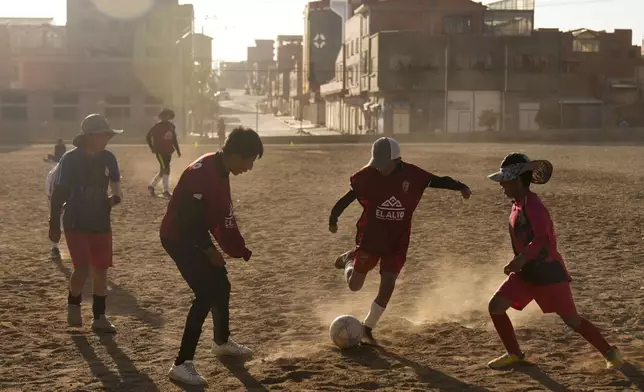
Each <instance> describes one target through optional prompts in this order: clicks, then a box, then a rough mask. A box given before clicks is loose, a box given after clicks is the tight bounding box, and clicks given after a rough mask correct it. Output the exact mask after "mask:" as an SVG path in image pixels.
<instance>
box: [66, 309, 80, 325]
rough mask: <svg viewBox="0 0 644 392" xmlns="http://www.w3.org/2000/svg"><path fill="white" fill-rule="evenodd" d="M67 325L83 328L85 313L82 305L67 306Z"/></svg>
mask: <svg viewBox="0 0 644 392" xmlns="http://www.w3.org/2000/svg"><path fill="white" fill-rule="evenodd" d="M67 325H69V326H70V327H72V328H79V327H82V326H83V313H82V312H81V307H80V305H67Z"/></svg>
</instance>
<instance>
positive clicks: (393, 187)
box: [329, 137, 472, 345]
mask: <svg viewBox="0 0 644 392" xmlns="http://www.w3.org/2000/svg"><path fill="white" fill-rule="evenodd" d="M371 156H372V158H371V161H369V164H368V165H367V166H365V167H363V168H362V169H360V170H359V171H358V172H357V173H355V174H354V175H353V176H351V190H350V191H349V192H347V194H346V195H344V196H343V197H342V198H341V199H340V200H339V201H338V202H337V203H336V205H335V207H333V210H332V211H331V216H330V217H329V231H331V232H332V233H335V232H337V230H338V227H337V223H338V217H339V216H340V215H341V214H342V212H343V211H344V210H345V209H346V208H347V207H348V206H349V205H350V204H351V203H352V202H353V201H354V200H356V199H357V200H358V202H359V203H360V204H361V205H362V207H363V209H364V210H363V212H362V216H361V217H360V220H358V223H357V225H356V226H357V229H358V230H357V234H356V248H355V249H353V250H351V251H349V252H346V253H345V254H343V255H341V256H340V257H338V259H337V260H336V261H335V267H336V268H338V269H344V270H345V277H346V280H347V283H348V284H349V288H350V289H351V290H352V291H358V290H360V289H361V288H362V285H363V284H364V281H365V278H366V276H367V273H368V272H369V271H371V270H372V269H374V268H375V267H376V265H378V262H380V289H379V290H378V296H377V297H376V299H375V300H374V302H373V304H372V305H371V310H370V311H369V313H368V314H367V317H366V318H365V320H364V322H363V339H364V342H365V343H368V344H374V345H375V344H377V342H376V340H375V339H374V337H373V333H372V330H373V328H375V326H376V324H377V323H378V320H379V319H380V317H381V316H382V314H383V312H384V311H385V308H386V307H387V304H388V303H389V300H390V299H391V295H392V294H393V291H394V288H395V285H396V279H397V278H398V274H399V273H400V271H401V270H402V268H403V266H404V265H405V260H406V258H407V248H408V246H409V236H410V233H411V218H412V214H413V213H414V210H415V209H416V207H417V206H418V203H419V202H420V199H421V198H422V196H423V192H424V191H425V189H426V188H441V189H451V190H455V191H460V192H461V194H462V196H463V198H465V199H468V198H469V197H470V195H471V194H472V193H471V192H470V189H469V188H468V187H467V186H466V185H465V184H462V183H460V182H458V181H456V180H453V179H452V178H450V177H438V176H435V175H433V174H431V173H429V172H427V171H425V170H423V169H421V168H419V167H417V166H414V165H412V164H409V163H407V162H403V161H402V159H401V156H400V145H399V144H398V142H396V141H395V140H394V139H391V138H386V137H383V138H380V139H378V140H376V142H374V144H373V146H372V149H371Z"/></svg>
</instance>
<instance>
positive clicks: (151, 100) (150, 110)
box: [143, 96, 163, 117]
mask: <svg viewBox="0 0 644 392" xmlns="http://www.w3.org/2000/svg"><path fill="white" fill-rule="evenodd" d="M161 109H163V100H162V99H161V98H157V97H152V96H148V97H146V98H145V107H144V109H143V111H144V112H145V116H146V117H156V116H158V115H159V113H161Z"/></svg>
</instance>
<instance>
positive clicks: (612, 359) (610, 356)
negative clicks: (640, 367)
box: [604, 347, 624, 369]
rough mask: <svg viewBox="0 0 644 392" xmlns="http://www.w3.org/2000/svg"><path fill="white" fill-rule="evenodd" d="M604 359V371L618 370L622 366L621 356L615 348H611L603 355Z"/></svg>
mask: <svg viewBox="0 0 644 392" xmlns="http://www.w3.org/2000/svg"><path fill="white" fill-rule="evenodd" d="M604 358H606V369H619V367H620V366H622V365H623V364H624V361H623V360H622V354H621V353H620V352H619V349H618V348H617V347H611V348H610V350H608V351H607V352H606V354H604Z"/></svg>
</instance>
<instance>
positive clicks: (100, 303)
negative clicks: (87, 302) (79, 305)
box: [92, 295, 106, 320]
mask: <svg viewBox="0 0 644 392" xmlns="http://www.w3.org/2000/svg"><path fill="white" fill-rule="evenodd" d="M105 298H106V297H102V296H100V295H94V303H93V304H92V313H93V314H94V320H96V319H98V318H100V317H101V315H103V314H105Z"/></svg>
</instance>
